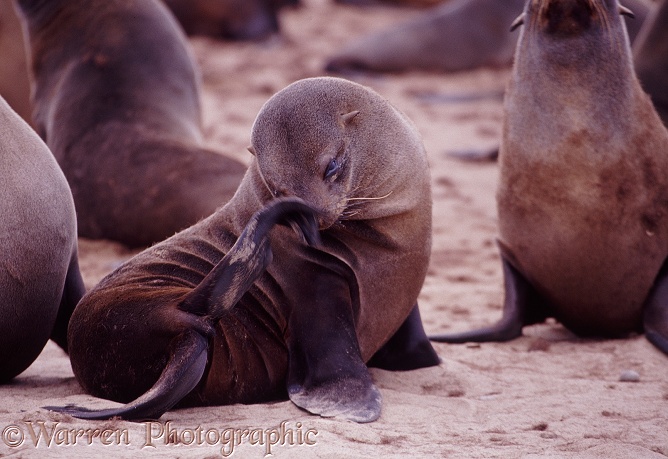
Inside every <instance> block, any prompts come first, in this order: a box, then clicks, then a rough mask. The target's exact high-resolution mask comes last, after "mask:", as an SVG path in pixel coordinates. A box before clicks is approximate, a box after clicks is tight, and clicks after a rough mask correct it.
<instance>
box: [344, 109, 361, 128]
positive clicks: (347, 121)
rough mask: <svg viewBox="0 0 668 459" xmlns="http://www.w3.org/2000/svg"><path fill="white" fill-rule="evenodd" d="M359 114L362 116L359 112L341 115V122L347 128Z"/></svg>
mask: <svg viewBox="0 0 668 459" xmlns="http://www.w3.org/2000/svg"><path fill="white" fill-rule="evenodd" d="M359 114H360V111H359V110H355V111H352V112H350V113H344V114H343V115H341V122H342V123H343V125H344V126H346V125H348V124H350V123H351V122H352V120H353V119H355V117H356V116H357V115H359Z"/></svg>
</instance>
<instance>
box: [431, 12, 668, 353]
mask: <svg viewBox="0 0 668 459" xmlns="http://www.w3.org/2000/svg"><path fill="white" fill-rule="evenodd" d="M620 14H630V13H629V11H628V10H627V9H626V8H624V7H622V6H620V4H619V3H618V2H617V0H528V1H527V4H526V7H525V10H524V13H523V15H522V16H521V17H520V22H523V23H524V28H523V30H522V32H521V36H520V40H519V43H518V47H517V54H516V56H515V64H514V68H513V72H512V76H511V80H510V83H509V85H508V88H507V92H506V99H505V102H504V106H505V121H504V129H503V140H502V143H501V151H500V181H499V188H498V191H497V204H498V216H499V217H498V218H499V246H500V247H501V258H502V264H503V273H504V279H505V280H504V284H505V295H506V296H505V302H504V306H503V317H502V319H501V320H500V322H498V323H497V324H496V325H493V326H491V327H489V328H485V329H481V330H475V331H471V332H466V333H462V334H455V335H443V336H438V337H432V339H436V340H439V341H447V342H463V341H493V340H508V339H512V338H515V337H517V336H519V335H520V334H521V333H522V327H523V326H524V325H528V324H532V323H537V322H541V321H543V320H544V319H545V318H546V317H555V318H556V319H557V320H559V321H560V322H561V323H563V324H564V325H565V326H566V327H567V328H569V329H570V330H572V331H574V332H575V333H576V334H578V335H581V336H596V337H613V338H614V337H623V336H626V335H627V334H629V333H631V332H640V331H642V330H643V328H644V331H645V333H646V336H647V338H648V339H649V340H650V341H651V342H652V343H654V344H655V345H656V346H657V347H658V348H659V349H661V350H662V351H663V352H665V353H668V264H666V257H667V256H668V177H666V174H664V173H663V171H665V170H668V131H666V128H665V127H664V126H663V124H662V123H661V120H660V118H659V116H658V115H657V113H656V111H655V109H654V107H653V106H652V103H651V101H650V99H649V97H648V96H647V95H646V94H645V93H644V92H643V91H642V89H641V87H640V84H639V82H638V79H637V77H636V75H635V73H634V70H633V63H632V56H631V50H630V46H629V41H628V38H627V36H626V33H625V26H624V23H623V21H622V20H621V17H620Z"/></svg>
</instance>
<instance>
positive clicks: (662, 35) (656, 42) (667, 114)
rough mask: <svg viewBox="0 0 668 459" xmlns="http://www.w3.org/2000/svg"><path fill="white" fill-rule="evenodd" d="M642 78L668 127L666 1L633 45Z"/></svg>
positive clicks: (636, 63)
mask: <svg viewBox="0 0 668 459" xmlns="http://www.w3.org/2000/svg"><path fill="white" fill-rule="evenodd" d="M633 55H634V61H635V68H636V72H637V74H638V78H639V79H640V82H641V83H642V86H643V89H644V90H645V91H647V93H648V94H649V95H650V96H651V97H652V102H654V106H655V107H656V110H657V112H658V113H659V115H661V119H663V123H664V124H665V125H668V2H667V1H665V0H663V1H662V2H661V3H660V4H659V7H658V8H657V9H656V10H655V11H654V12H653V13H652V15H651V16H650V17H649V18H648V20H647V22H646V24H645V25H644V26H643V29H642V32H641V33H640V35H639V36H638V39H637V40H636V41H635V42H634V43H633Z"/></svg>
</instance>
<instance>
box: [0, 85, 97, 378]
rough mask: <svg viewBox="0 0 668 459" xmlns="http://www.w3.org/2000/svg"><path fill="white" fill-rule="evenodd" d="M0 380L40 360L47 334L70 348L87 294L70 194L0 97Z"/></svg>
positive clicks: (34, 136) (40, 146)
mask: <svg viewBox="0 0 668 459" xmlns="http://www.w3.org/2000/svg"><path fill="white" fill-rule="evenodd" d="M0 176H1V177H2V179H1V180H0V195H2V199H1V200H0V213H1V214H2V219H0V234H2V237H1V238H0V250H1V252H2V264H1V265H0V311H1V314H0V383H5V382H7V381H9V380H10V379H11V378H13V377H14V376H16V375H18V374H19V373H21V372H22V371H23V370H25V369H26V368H28V366H29V365H30V364H31V363H32V362H33V361H34V360H35V359H36V358H37V356H38V355H39V353H40V352H41V351H42V349H43V348H44V345H45V344H46V342H47V341H48V339H49V337H52V338H53V339H54V340H55V341H56V342H57V343H58V344H59V345H60V346H61V347H62V348H63V349H65V350H67V343H66V332H67V323H68V320H69V316H70V314H71V313H72V311H73V310H74V307H75V306H76V304H77V302H78V301H79V299H80V298H81V296H82V295H83V294H84V291H85V289H84V286H83V281H82V280H81V275H80V273H79V264H78V260H77V228H76V217H75V214H74V203H73V201H72V194H71V193H70V189H69V187H68V186H67V181H66V180H65V177H64V176H63V173H62V171H61V170H60V168H59V167H58V164H57V163H56V160H55V159H54V158H53V155H52V154H51V152H50V151H49V149H48V148H47V146H46V145H44V142H42V140H41V139H40V138H39V136H38V135H37V134H36V133H35V132H34V131H33V130H32V129H31V128H30V126H28V124H26V122H25V121H23V120H22V119H21V118H20V117H19V115H18V114H17V113H16V112H14V110H12V109H11V108H10V107H9V105H8V104H7V103H6V102H5V101H4V100H3V99H1V98H0Z"/></svg>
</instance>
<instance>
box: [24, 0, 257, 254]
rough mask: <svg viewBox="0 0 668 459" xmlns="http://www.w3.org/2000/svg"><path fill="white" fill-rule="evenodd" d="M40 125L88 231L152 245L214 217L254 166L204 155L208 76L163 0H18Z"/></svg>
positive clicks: (91, 235)
mask: <svg viewBox="0 0 668 459" xmlns="http://www.w3.org/2000/svg"><path fill="white" fill-rule="evenodd" d="M16 3H17V6H18V7H19V10H20V12H21V17H22V20H23V23H24V28H25V30H26V34H27V37H28V40H29V53H30V69H31V72H32V76H33V98H34V100H33V106H34V109H33V118H34V122H35V126H36V129H37V131H38V133H39V134H40V135H41V136H42V137H43V138H44V139H45V141H46V143H47V145H48V146H49V147H50V148H51V151H52V152H53V154H54V156H55V157H56V159H57V160H58V163H59V164H60V166H61V168H62V169H63V172H64V173H65V176H66V177H67V180H68V182H69V184H70V186H71V188H72V194H73V196H74V202H75V204H76V208H77V217H78V225H79V235H80V236H83V237H87V238H93V239H99V238H106V239H113V240H116V241H119V242H122V243H124V244H126V245H129V246H142V245H148V244H151V243H153V242H157V241H161V240H163V239H165V238H166V237H169V236H171V235H173V234H174V233H175V232H177V231H178V230H181V229H183V228H186V227H188V226H190V225H192V224H193V223H195V222H197V221H198V220H200V219H202V218H204V217H206V216H208V215H210V214H211V213H213V212H214V211H215V210H216V209H217V208H218V207H220V206H222V205H223V204H225V202H227V201H228V200H229V198H231V197H232V195H233V194H234V191H235V190H236V188H237V186H238V184H239V182H240V181H241V177H242V176H243V173H244V171H245V167H244V166H243V165H242V164H241V163H239V162H237V161H235V160H232V159H230V158H226V157H225V156H223V155H220V154H218V153H216V152H213V151H210V150H207V149H205V148H204V147H202V133H201V125H200V123H201V120H200V93H199V90H200V88H199V80H198V75H197V74H196V69H195V66H194V62H193V58H192V55H191V52H190V51H189V48H188V44H187V42H186V38H185V36H184V35H183V33H182V32H181V30H180V28H179V26H178V24H177V23H176V21H175V19H174V18H173V16H172V15H171V14H170V13H169V11H168V10H167V9H166V7H165V6H164V5H162V4H161V3H160V2H158V1H157V0H130V1H125V0H92V1H81V0H75V1H72V0H54V1H49V2H43V1H38V0H17V1H16Z"/></svg>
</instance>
